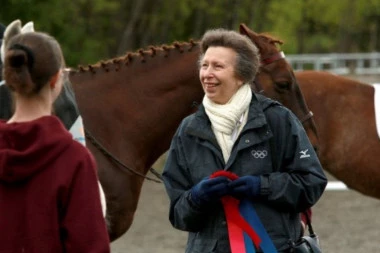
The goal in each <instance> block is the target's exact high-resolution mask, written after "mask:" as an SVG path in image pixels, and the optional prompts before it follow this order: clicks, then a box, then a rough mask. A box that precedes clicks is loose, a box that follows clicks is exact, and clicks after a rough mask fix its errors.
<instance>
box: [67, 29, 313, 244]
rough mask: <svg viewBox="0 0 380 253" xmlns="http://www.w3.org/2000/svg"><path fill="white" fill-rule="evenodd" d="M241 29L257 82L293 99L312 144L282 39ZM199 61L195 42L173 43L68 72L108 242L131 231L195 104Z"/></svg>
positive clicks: (198, 91)
mask: <svg viewBox="0 0 380 253" xmlns="http://www.w3.org/2000/svg"><path fill="white" fill-rule="evenodd" d="M240 31H241V32H242V33H244V34H246V35H247V36H249V37H250V38H251V39H252V40H253V42H255V43H256V44H257V45H258V46H259V49H260V52H261V54H262V55H263V67H262V69H261V72H260V74H259V75H258V77H257V79H256V81H257V82H256V85H257V86H258V87H260V85H262V86H263V87H264V84H267V83H268V87H269V86H270V87H275V90H276V91H277V92H285V93H286V94H287V97H291V98H290V100H289V102H290V101H296V103H295V104H294V105H293V104H291V103H288V104H289V107H290V108H291V109H292V110H293V111H294V112H295V114H296V115H298V116H299V117H300V118H304V122H305V128H306V129H307V131H308V134H309V136H310V137H311V139H314V140H317V137H316V131H315V126H314V125H313V122H312V121H311V120H310V116H308V115H310V114H309V110H308V109H307V107H306V105H305V103H304V100H303V98H302V96H301V93H300V92H299V89H298V85H297V84H296V79H295V78H294V74H293V71H292V69H291V67H290V65H289V64H288V63H287V62H286V61H285V59H284V57H283V54H282V53H281V52H280V51H279V50H278V49H277V46H276V45H277V44H278V43H281V42H280V41H278V40H275V39H273V38H271V37H269V36H267V35H260V34H256V33H254V32H253V31H251V30H249V28H247V27H246V26H245V25H241V27H240ZM198 56H199V48H198V44H197V43H196V42H192V41H191V42H190V43H174V44H172V45H170V46H161V47H150V49H149V50H140V51H138V52H137V53H129V54H127V55H126V56H123V57H120V58H115V59H111V60H109V61H105V62H100V63H97V64H95V65H90V66H88V67H86V68H79V69H78V70H72V71H71V72H70V80H71V82H72V83H73V87H74V91H75V95H76V100H77V102H78V106H79V109H80V111H81V115H82V117H83V122H84V125H85V128H86V131H87V135H86V138H87V143H88V147H89V149H90V150H91V151H92V153H93V154H94V155H95V157H96V160H97V163H98V167H99V178H100V181H101V184H102V186H103V188H104V192H105V195H106V199H107V220H108V222H109V233H110V239H111V240H115V239H117V238H118V237H120V236H121V235H122V234H124V233H125V232H126V231H127V230H128V229H129V227H130V225H131V224H132V221H133V216H134V213H135V211H136V208H137V204H138V199H139V196H140V191H141V187H142V184H143V181H144V179H145V178H146V174H147V172H148V170H149V168H150V167H151V166H152V165H153V163H154V162H155V161H156V160H157V159H158V157H159V156H160V155H162V154H163V153H164V152H165V151H166V150H167V149H168V148H169V145H170V141H171V138H172V136H173V135H174V132H175V130H176V129H177V127H178V125H179V123H180V121H181V120H182V119H183V118H184V117H185V116H187V115H189V114H190V113H192V112H194V109H196V108H195V107H196V106H195V107H194V105H197V104H199V103H201V100H202V98H203V95H204V93H203V90H202V87H201V84H200V81H199V78H198V69H197V64H196V62H197V60H198ZM273 83H274V85H273ZM284 84H286V85H284ZM278 98H280V99H281V98H282V97H278ZM280 101H281V100H280ZM305 115H306V117H305Z"/></svg>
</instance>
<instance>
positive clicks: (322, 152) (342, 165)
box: [296, 71, 380, 198]
mask: <svg viewBox="0 0 380 253" xmlns="http://www.w3.org/2000/svg"><path fill="white" fill-rule="evenodd" d="M296 78H297V80H298V83H299V85H300V87H301V90H302V93H303V95H304V97H305V99H306V102H307V104H308V105H309V106H310V108H311V110H312V111H313V112H314V114H315V123H316V125H317V130H318V135H319V150H318V152H319V158H320V161H321V163H322V165H323V167H324V169H325V170H327V171H329V172H330V173H331V174H332V175H334V176H335V177H336V178H337V179H339V180H341V181H343V182H344V183H345V184H346V185H347V186H348V187H350V188H352V189H354V190H357V191H359V192H361V193H363V194H365V195H368V196H372V197H375V198H380V184H379V182H380V139H379V136H378V134H377V131H376V123H375V111H374V88H373V86H372V85H369V84H366V83H361V82H359V81H356V80H352V79H349V78H345V77H342V76H337V75H334V74H331V73H328V72H318V71H303V72H296Z"/></svg>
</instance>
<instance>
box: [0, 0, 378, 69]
mask: <svg viewBox="0 0 380 253" xmlns="http://www.w3.org/2000/svg"><path fill="white" fill-rule="evenodd" d="M1 2H2V3H1V5H0V6H1V7H0V22H1V23H3V24H4V25H7V24H9V23H10V22H12V21H13V20H15V19H20V20H21V21H22V22H23V23H26V22H28V21H31V20H32V21H34V23H35V29H36V30H39V31H44V32H48V33H50V34H51V35H53V36H55V37H56V38H57V39H58V41H59V42H60V43H61V45H62V48H63V51H64V54H65V57H66V61H67V64H68V65H69V66H71V67H76V66H77V65H86V64H92V63H95V62H98V61H100V60H102V59H108V58H113V57H116V56H119V55H122V54H125V53H126V52H128V51H135V50H137V49H139V48H145V47H147V46H149V45H161V44H170V43H172V42H174V41H188V40H189V39H192V38H193V39H199V38H200V37H201V36H202V34H203V33H204V32H205V31H206V30H207V29H210V28H217V27H224V28H228V29H234V30H237V29H238V27H239V24H240V23H245V24H247V25H248V26H249V27H250V28H251V29H253V30H254V31H256V32H267V33H270V34H272V35H274V36H275V37H277V38H280V39H281V40H283V41H284V42H285V44H284V45H283V46H282V49H283V50H284V51H285V52H286V53H288V54H301V53H330V52H331V53H332V52H371V51H380V50H379V49H380V1H378V0H356V1H352V0H339V1H331V0H198V1H193V0H75V1H62V0H49V1H48V0H2V1H1Z"/></svg>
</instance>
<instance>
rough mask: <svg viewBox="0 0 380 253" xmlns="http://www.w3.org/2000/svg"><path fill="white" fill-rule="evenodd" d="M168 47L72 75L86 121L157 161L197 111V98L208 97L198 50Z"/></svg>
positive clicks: (126, 149) (123, 149)
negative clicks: (142, 57) (117, 64)
mask: <svg viewBox="0 0 380 253" xmlns="http://www.w3.org/2000/svg"><path fill="white" fill-rule="evenodd" d="M164 53H165V52H161V54H160V53H158V52H157V55H155V56H149V57H146V58H145V61H144V62H142V61H137V59H133V60H132V62H131V63H129V64H128V65H123V66H120V67H119V68H118V70H117V71H116V70H114V69H113V68H112V67H109V70H108V71H104V70H102V69H101V68H99V69H95V73H91V72H90V71H86V72H83V73H81V72H79V73H77V74H75V75H73V76H72V82H73V86H74V90H75V95H76V99H77V101H78V106H79V109H80V112H81V114H82V117H83V121H84V124H85V127H86V128H87V129H89V130H90V131H91V132H93V134H94V135H95V136H99V138H100V139H102V140H104V141H106V142H107V143H106V144H107V146H114V147H117V148H118V149H120V151H117V153H120V154H121V153H124V154H128V156H130V159H131V160H133V159H134V157H135V156H139V158H140V160H141V162H142V163H143V160H145V161H146V162H147V163H152V161H153V162H154V161H155V160H156V159H157V158H158V157H159V156H160V155H161V154H162V153H163V152H164V151H165V150H167V149H168V148H169V144H170V140H171V138H172V136H173V134H174V132H175V130H176V128H177V127H178V125H179V123H180V121H181V120H182V119H183V118H184V117H185V116H187V115H189V114H190V113H192V112H193V111H194V108H192V102H193V101H197V102H200V101H201V98H202V97H203V90H202V87H201V85H200V82H199V79H198V75H197V67H196V62H197V59H198V51H197V50H194V51H190V52H188V51H186V50H184V51H183V52H180V51H179V50H176V49H173V50H171V51H169V52H166V53H167V55H163V54H164ZM147 160H149V161H147Z"/></svg>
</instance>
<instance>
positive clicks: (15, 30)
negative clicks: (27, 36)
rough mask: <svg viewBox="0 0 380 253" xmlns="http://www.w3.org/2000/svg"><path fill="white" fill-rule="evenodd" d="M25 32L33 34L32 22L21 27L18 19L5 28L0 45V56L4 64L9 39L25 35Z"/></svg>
mask: <svg viewBox="0 0 380 253" xmlns="http://www.w3.org/2000/svg"><path fill="white" fill-rule="evenodd" d="M27 32H34V24H33V22H32V21H30V22H28V23H26V24H25V25H24V26H22V27H21V21H20V20H19V19H16V20H15V21H13V22H12V23H10V24H9V25H8V26H7V27H6V28H5V31H4V35H3V41H2V43H1V48H0V55H1V61H2V62H4V59H5V49H6V46H7V44H8V42H9V41H10V39H11V38H13V37H14V36H16V35H18V34H20V33H27Z"/></svg>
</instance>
